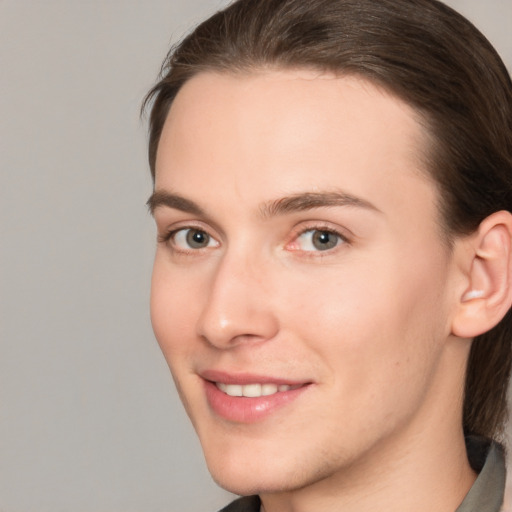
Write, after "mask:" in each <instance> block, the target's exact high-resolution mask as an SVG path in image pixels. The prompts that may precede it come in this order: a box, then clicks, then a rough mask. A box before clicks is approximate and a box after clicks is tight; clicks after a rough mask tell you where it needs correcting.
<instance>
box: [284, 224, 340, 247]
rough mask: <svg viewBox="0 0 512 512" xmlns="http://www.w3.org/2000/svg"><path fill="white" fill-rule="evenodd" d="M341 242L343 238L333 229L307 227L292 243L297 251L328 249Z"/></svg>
mask: <svg viewBox="0 0 512 512" xmlns="http://www.w3.org/2000/svg"><path fill="white" fill-rule="evenodd" d="M342 242H345V238H344V237H342V236H341V235H340V234H338V233H335V232H334V231H328V230H322V229H308V230H307V231H304V232H303V233H301V234H300V235H299V236H298V237H297V239H296V241H295V243H294V244H293V245H294V246H295V249H296V250H299V251H328V250H329V249H334V248H335V247H337V246H338V245H340V244H341V243H342Z"/></svg>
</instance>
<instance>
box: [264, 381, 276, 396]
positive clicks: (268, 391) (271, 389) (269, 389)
mask: <svg viewBox="0 0 512 512" xmlns="http://www.w3.org/2000/svg"><path fill="white" fill-rule="evenodd" d="M274 393H277V385H276V384H262V386H261V394H262V396H268V395H273V394H274Z"/></svg>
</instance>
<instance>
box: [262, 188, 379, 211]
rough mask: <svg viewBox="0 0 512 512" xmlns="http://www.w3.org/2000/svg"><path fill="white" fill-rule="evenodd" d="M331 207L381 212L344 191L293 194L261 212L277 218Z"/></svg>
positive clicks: (273, 202)
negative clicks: (347, 207)
mask: <svg viewBox="0 0 512 512" xmlns="http://www.w3.org/2000/svg"><path fill="white" fill-rule="evenodd" d="M330 206H354V207H357V208H364V209H367V210H373V211H375V212H380V210H379V209H378V208H377V207H376V206H375V205H373V204H372V203H370V202H369V201H366V200H364V199H361V198H359V197H356V196H353V195H351V194H347V193H346V192H342V191H334V192H305V193H299V194H293V195H291V196H287V197H283V198H281V199H277V200H274V201H269V202H267V203H265V204H263V205H262V206H261V208H260V211H261V213H262V215H263V216H264V217H275V216H277V215H283V214H286V213H291V212H300V211H306V210H312V209H314V208H326V207H330Z"/></svg>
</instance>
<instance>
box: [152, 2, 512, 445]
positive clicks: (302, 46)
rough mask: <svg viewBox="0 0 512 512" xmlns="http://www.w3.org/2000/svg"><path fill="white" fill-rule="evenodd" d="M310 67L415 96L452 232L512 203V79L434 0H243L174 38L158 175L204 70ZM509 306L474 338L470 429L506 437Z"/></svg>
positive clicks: (156, 113) (161, 103)
mask: <svg viewBox="0 0 512 512" xmlns="http://www.w3.org/2000/svg"><path fill="white" fill-rule="evenodd" d="M269 67H270V68H297V67H307V68H315V69H319V70H322V71H329V72H335V73H338V74H352V75H357V76H360V77H363V78H365V79H367V80H369V81H371V82H373V83H375V84H377V85H379V86H381V87H383V88H385V89H386V90H387V91H389V92H391V93H392V94H394V95H395V96H397V97H399V98H401V99H402V100H403V101H405V102H407V103H408V104H410V105H412V106H413V107H414V109H415V110H416V111H417V112H418V114H419V115H420V118H421V120H422V122H423V123H424V125H425V127H426V132H427V134H428V139H429V143H430V148H429V154H428V158H427V160H428V162H427V164H428V168H429V171H430V173H431V174H432V176H433V177H434V179H435V180H436V182H437V184H438V186H439V190H440V210H441V213H442V218H443V224H444V228H445V232H446V234H447V235H448V238H449V239H452V238H453V236H454V235H457V234H467V233H471V232H472V231H474V230H475V229H476V228H477V227H478V225H479V224H480V222H481V221H482V220H483V219H484V218H485V217H487V216H488V215H490V214H491V213H493V212H495V211H498V210H509V211H512V83H511V80H510V76H509V74H508V73H507V70H506V68H505V66H504V64H503V62H502V61H501V59H500V57H499V56H498V54H497V53H496V51H495V50H494V49H493V47H492V46H491V44H490V43H489V42H488V41H487V39H486V38H485V37H484V36H483V35H482V34H481V33H480V32H479V31H478V30H477V29H476V28H475V27H474V26H473V25H472V24H471V23H470V22H469V21H467V20H466V19H465V18H463V17H462V16H461V15H459V14H458V13H456V12H455V11H453V10H452V9H450V8H449V7H447V6H446V5H444V4H442V3H441V2H439V1H437V0H238V1H236V2H234V3H233V4H232V5H230V6H229V7H227V8H226V9H224V10H223V11H220V12H218V13H216V14H215V15H213V16H212V17H210V18H209V19H208V20H206V21H204V22H203V23H202V24H200V25H199V26H198V27H197V28H196V29H195V30H194V31H193V32H192V33H191V34H190V35H188V36H187V37H186V38H185V39H184V40H183V41H182V42H181V43H180V44H179V45H178V46H177V47H176V48H173V49H171V51H170V52H169V54H168V56H167V58H166V60H165V62H164V65H163V67H162V74H161V79H160V81H159V82H158V83H157V84H156V85H155V86H154V87H153V88H152V89H151V91H150V92H149V93H148V95H147V97H146V99H145V101H144V107H146V106H148V104H150V103H151V113H150V119H149V162H150V167H151V172H152V174H153V177H154V176H155V160H156V152H157V148H158V142H159V139H160V134H161V131H162V127H163V125H164V122H165V119H166V117H167V113H168V111H169V108H170V106H171V103H172V101H173V99H174V98H175V96H176V94H177V93H178V91H179V90H180V88H181V87H182V86H183V84H184V83H185V82H186V81H187V80H189V79H190V78H191V77H193V76H194V75H196V74H198V73H199V72H201V71H209V70H212V71H220V72H230V73H233V72H248V71H251V70H257V69H261V68H269ZM511 340H512V316H511V312H510V311H509V313H508V314H507V315H506V317H505V318H504V319H503V320H502V322H501V323H500V324H499V325H498V326H496V327H495V328H494V329H493V330H491V331H490V332H488V333H485V334H483V335H481V336H478V337H477V338H476V339H475V340H474V341H473V344H472V348H471V354H470V358H469V363H468V368H467V375H466V387H465V398H464V419H463V422H464V429H465V431H466V433H472V434H480V435H484V436H488V437H497V436H498V435H499V434H500V433H501V432H502V429H503V425H504V422H505V420H506V417H507V401H506V396H507V387H508V379H509V375H510V369H511V363H512V344H511Z"/></svg>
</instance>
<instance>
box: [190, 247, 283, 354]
mask: <svg viewBox="0 0 512 512" xmlns="http://www.w3.org/2000/svg"><path fill="white" fill-rule="evenodd" d="M266 268H267V266H266V265H265V262H264V261H263V258H261V257H260V255H257V254H255V253H251V252H250V251H246V250H243V249H238V250H236V251H235V250H232V251H229V250H228V251H226V253H225V254H224V255H223V256H222V258H220V259H219V261H218V262H217V265H216V268H215V270H214V272H212V278H211V281H210V293H209V294H208V296H207V299H206V303H205V304H204V305H203V310H202V313H201V316H200V318H199V322H198V329H199V334H200V335H201V336H203V337H204V338H206V339H207V340H208V342H209V343H210V344H212V345H215V346H217V347H219V348H228V347H231V346H233V345H237V344H238V343H241V342H244V341H249V340H251V341H263V340H266V339H270V338H272V337H273V336H274V335H275V333H276V330H277V319H276V318H275V315H274V313H273V312H272V310H271V308H270V302H271V300H270V299H271V297H270V288H271V287H270V283H269V282H268V273H267V272H266Z"/></svg>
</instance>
